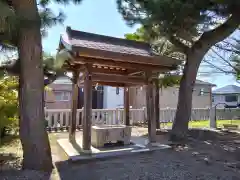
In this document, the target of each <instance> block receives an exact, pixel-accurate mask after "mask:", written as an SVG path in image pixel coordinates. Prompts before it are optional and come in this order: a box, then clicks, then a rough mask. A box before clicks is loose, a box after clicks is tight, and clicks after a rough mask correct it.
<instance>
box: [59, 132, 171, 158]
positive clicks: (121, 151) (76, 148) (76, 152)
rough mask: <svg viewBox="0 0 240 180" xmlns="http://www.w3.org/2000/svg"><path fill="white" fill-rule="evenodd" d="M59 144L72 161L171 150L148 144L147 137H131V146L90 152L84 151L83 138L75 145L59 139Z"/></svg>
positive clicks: (166, 146)
mask: <svg viewBox="0 0 240 180" xmlns="http://www.w3.org/2000/svg"><path fill="white" fill-rule="evenodd" d="M58 144H59V145H60V146H61V148H62V149H63V150H64V151H65V153H66V154H67V156H68V157H69V160H71V161H90V160H97V159H107V158H111V157H117V156H122V155H131V154H133V153H141V152H151V151H155V150H162V149H168V148H171V147H170V146H168V145H164V144H159V143H152V144H150V143H149V142H148V139H147V138H145V137H137V136H134V137H131V144H130V145H123V146H108V147H104V148H95V147H91V151H90V152H84V151H83V150H82V138H81V137H79V138H76V141H75V143H70V142H69V140H68V139H59V140H58Z"/></svg>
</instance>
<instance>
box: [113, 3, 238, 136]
mask: <svg viewBox="0 0 240 180" xmlns="http://www.w3.org/2000/svg"><path fill="white" fill-rule="evenodd" d="M117 3H118V9H119V12H120V13H121V14H122V15H123V17H124V19H125V20H126V21H127V22H128V24H129V25H133V24H136V23H140V24H142V25H143V26H144V28H145V29H146V30H147V32H148V34H149V35H150V36H151V37H154V38H158V37H159V36H160V35H161V36H164V37H165V38H167V39H168V40H169V41H170V42H171V43H172V44H173V45H174V46H175V47H177V48H178V49H179V50H180V51H181V52H182V53H184V54H185V56H186V59H185V60H186V62H185V65H184V70H183V76H182V78H181V82H180V89H179V97H178V105H177V112H176V116H175V120H174V123H173V128H172V138H173V139H182V138H185V137H186V135H187V131H188V122H189V120H190V117H191V108H192V91H193V88H194V85H195V80H196V76H197V72H198V68H199V66H200V63H201V62H202V59H203V57H204V55H205V54H206V53H207V52H208V50H209V49H210V48H211V47H212V46H213V45H215V44H216V43H218V42H220V41H222V40H224V39H225V38H227V37H228V36H229V35H231V34H232V33H233V32H234V31H235V30H237V29H238V28H239V24H240V19H239V17H240V1H236V0H201V1H200V0H194V1H192V0H148V1H143V0H117Z"/></svg>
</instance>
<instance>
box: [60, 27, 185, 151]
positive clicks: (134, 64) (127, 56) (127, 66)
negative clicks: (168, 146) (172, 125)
mask: <svg viewBox="0 0 240 180" xmlns="http://www.w3.org/2000/svg"><path fill="white" fill-rule="evenodd" d="M62 49H65V50H67V51H68V52H70V54H71V56H72V57H73V58H72V59H71V60H70V59H69V60H67V61H66V62H65V64H64V66H63V68H65V69H66V70H67V71H71V72H72V73H73V93H72V118H71V123H70V129H69V139H70V141H71V142H73V141H74V140H75V131H76V112H77V101H78V98H77V97H78V93H79V88H78V86H80V85H81V84H82V85H83V86H84V118H83V122H82V127H83V140H82V149H83V151H90V150H91V119H92V86H93V85H96V83H97V84H100V85H107V86H115V87H124V119H125V125H127V126H129V125H130V120H129V91H128V88H129V87H131V86H137V85H146V86H147V88H146V89H147V90H146V102H147V103H146V104H147V107H146V108H147V121H148V134H149V141H150V142H155V140H156V118H157V117H156V116H154V111H156V110H157V109H155V110H154V95H153V94H154V93H153V88H154V83H153V79H154V76H153V74H154V73H156V72H167V71H171V70H175V69H176V68H177V65H179V64H180V63H181V62H182V61H180V60H176V59H172V58H169V57H163V56H157V55H155V54H154V53H153V52H152V51H151V46H150V45H149V44H148V43H144V42H137V41H132V40H126V39H120V38H115V37H109V36H103V35H98V34H92V33H87V32H82V31H76V30H72V29H71V28H70V27H67V29H66V34H65V35H62V36H61V38H60V44H59V51H60V50H62Z"/></svg>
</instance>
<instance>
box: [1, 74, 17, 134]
mask: <svg viewBox="0 0 240 180" xmlns="http://www.w3.org/2000/svg"><path fill="white" fill-rule="evenodd" d="M17 83H18V79H17V78H16V77H14V76H7V75H2V76H1V77H0V117H1V119H0V137H2V136H4V133H5V130H6V129H7V128H8V129H13V128H17V127H18V99H17V91H16V90H15V88H14V87H15V86H16V84H17ZM5 128H6V129H5Z"/></svg>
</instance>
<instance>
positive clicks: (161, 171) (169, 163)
mask: <svg viewBox="0 0 240 180" xmlns="http://www.w3.org/2000/svg"><path fill="white" fill-rule="evenodd" d="M190 156H192V155H189V153H188V152H176V151H173V150H164V151H158V152H154V153H145V154H139V155H134V156H132V157H124V158H118V159H112V160H107V161H98V162H91V163H88V164H79V163H75V164H69V163H68V162H66V161H65V162H56V168H57V171H58V174H57V173H53V174H52V175H51V177H50V176H49V175H47V174H45V176H44V174H41V173H38V172H34V171H25V172H21V171H18V172H17V171H16V172H14V173H13V171H9V172H3V173H2V174H1V175H0V177H1V179H9V180H14V179H16V177H18V179H32V180H38V179H53V180H55V179H61V180H70V179H71V180H75V179H76V180H126V179H130V180H155V179H161V180H164V179H166V180H167V179H169V180H175V179H176V180H177V179H178V180H190V179H193V180H200V179H201V180H205V179H206V180H215V179H216V180H219V179H221V180H238V179H240V173H239V172H238V171H237V170H235V169H231V168H229V167H224V166H222V165H221V164H218V163H216V162H212V163H210V164H206V162H205V161H203V160H198V159H196V158H193V157H192V158H191V157H190ZM27 177H28V178H27Z"/></svg>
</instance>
